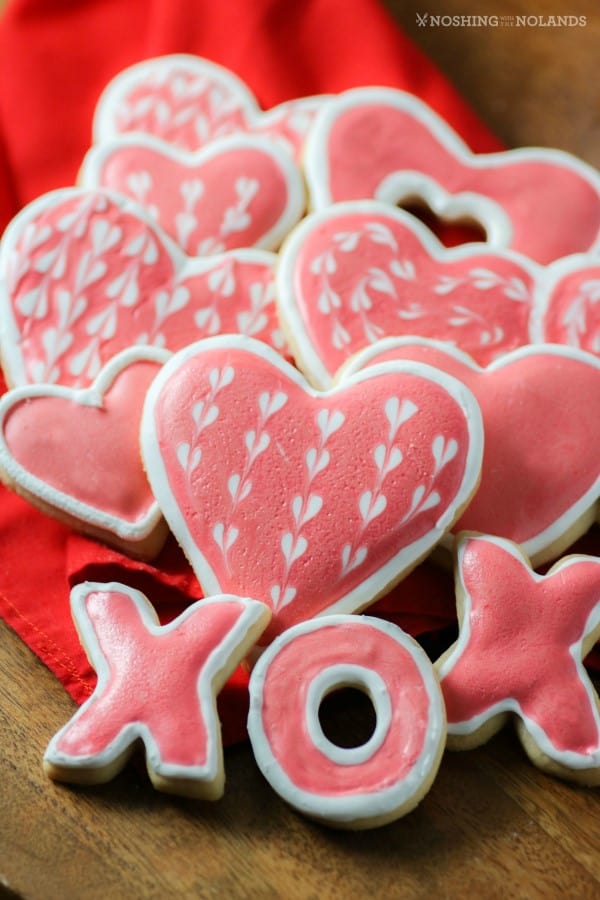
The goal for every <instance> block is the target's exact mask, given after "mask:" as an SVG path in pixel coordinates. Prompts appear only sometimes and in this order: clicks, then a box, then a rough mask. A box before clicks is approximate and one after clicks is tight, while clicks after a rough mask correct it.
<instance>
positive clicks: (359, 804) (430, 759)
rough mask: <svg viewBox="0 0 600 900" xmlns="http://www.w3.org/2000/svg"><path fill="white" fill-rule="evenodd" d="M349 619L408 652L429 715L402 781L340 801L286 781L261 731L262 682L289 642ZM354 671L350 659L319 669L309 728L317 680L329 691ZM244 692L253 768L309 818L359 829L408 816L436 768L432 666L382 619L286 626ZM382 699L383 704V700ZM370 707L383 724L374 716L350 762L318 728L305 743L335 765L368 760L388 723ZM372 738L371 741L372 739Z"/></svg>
mask: <svg viewBox="0 0 600 900" xmlns="http://www.w3.org/2000/svg"><path fill="white" fill-rule="evenodd" d="M353 621H354V622H357V623H358V622H362V623H363V624H365V623H366V624H368V625H370V626H371V627H373V628H375V629H376V630H378V631H381V632H383V634H385V635H387V636H388V637H390V638H392V639H393V640H395V641H396V643H397V644H398V645H399V646H400V647H402V648H403V649H404V650H405V651H407V652H408V653H410V656H411V659H412V661H413V662H414V664H415V665H416V667H417V669H418V671H419V674H420V676H421V678H422V681H423V685H424V687H425V690H426V692H427V697H428V700H429V716H428V723H427V728H426V737H425V743H424V746H423V749H422V750H421V753H420V754H419V757H418V758H417V759H416V760H415V761H414V763H413V766H412V768H411V770H410V774H409V775H408V777H406V778H404V779H403V780H402V781H400V782H396V783H395V784H392V785H391V786H390V787H388V788H386V789H384V790H381V791H377V792H371V793H367V794H352V795H346V796H344V797H331V796H327V795H322V794H316V793H312V792H309V791H305V790H302V789H301V788H298V787H297V786H296V785H295V784H294V783H293V781H291V779H290V778H289V776H288V775H287V773H286V772H285V770H284V769H283V768H282V766H281V765H280V763H279V761H278V760H277V759H276V758H275V756H274V755H273V752H272V750H271V747H270V744H269V740H268V738H267V736H266V734H265V731H264V727H263V684H264V681H265V678H266V677H267V674H268V669H269V666H270V665H271V663H272V661H273V660H274V659H275V658H276V656H277V655H278V654H279V653H280V651H281V650H282V649H283V648H284V647H286V646H287V645H288V644H290V643H292V641H293V640H294V639H295V638H296V637H297V636H298V635H303V634H308V633H311V632H314V631H319V630H323V629H333V630H334V629H335V628H336V627H337V626H339V625H346V624H348V623H352V622H353ZM331 638H332V641H335V636H334V634H333V633H332V635H331ZM358 668H362V667H358V666H353V665H352V664H351V661H349V665H348V666H343V665H338V666H335V667H329V668H327V669H325V670H322V673H321V675H320V676H318V681H317V686H316V687H314V688H313V686H312V685H311V686H310V688H309V691H308V696H307V702H306V715H307V724H308V725H309V729H310V723H311V721H314V720H315V718H317V717H318V707H317V706H315V704H316V702H317V700H318V699H319V697H320V696H322V693H321V691H322V688H323V682H326V683H327V688H328V690H333V689H335V688H336V687H345V686H347V683H348V682H347V681H346V679H345V674H346V673H348V671H349V672H350V673H351V674H352V675H353V676H354V677H356V675H357V673H356V670H357V669H358ZM369 671H370V674H372V673H373V671H374V670H369ZM300 675H301V673H300ZM359 679H360V681H361V683H363V684H365V682H367V681H368V682H369V688H370V687H372V686H375V684H376V682H377V679H375V680H372V679H371V678H370V677H369V678H365V676H364V675H362V674H361V675H360V676H359ZM315 680H317V679H315ZM313 683H314V682H313ZM249 690H250V711H249V715H248V734H249V736H250V742H251V744H252V750H253V752H254V757H255V759H256V762H257V765H258V767H259V768H260V770H261V772H262V773H263V775H264V777H265V778H266V779H267V781H268V782H269V784H270V785H271V786H272V788H273V789H274V790H275V791H276V793H278V794H279V795H280V796H281V797H283V798H284V799H285V800H286V801H287V802H288V803H289V804H290V805H291V806H293V807H294V808H295V809H297V810H298V811H299V812H302V813H304V814H306V815H308V816H310V817H312V818H316V819H319V820H321V821H323V822H326V823H330V824H334V825H341V826H344V825H348V824H351V823H357V824H358V825H359V826H360V823H361V822H363V823H364V824H363V827H369V820H371V819H375V818H377V819H383V820H384V821H385V822H390V821H392V820H393V819H394V818H397V817H398V816H399V815H402V814H403V811H404V808H406V807H408V809H406V811H407V812H408V811H409V810H410V809H412V808H413V807H414V805H416V803H415V802H413V801H416V802H418V800H419V799H420V796H421V795H420V792H421V791H425V789H426V788H427V786H428V782H429V779H430V778H431V777H432V774H435V773H432V770H433V769H434V767H436V762H437V760H438V757H439V755H440V750H441V745H442V744H443V743H444V741H445V737H446V728H445V721H446V717H445V709H444V702H443V698H442V693H441V690H440V686H439V682H438V679H437V677H436V675H435V671H434V669H433V666H432V664H431V662H430V661H429V659H428V657H427V656H426V654H425V652H424V651H423V650H421V648H420V647H419V646H418V645H417V644H416V643H415V642H414V641H413V640H412V639H411V638H409V637H408V635H406V634H405V632H403V631H402V630H401V629H400V628H399V627H398V626H397V625H394V624H393V623H391V622H386V621H385V620H382V619H376V618H373V617H371V616H361V617H360V618H355V617H353V616H345V615H334V616H327V617H325V618H321V619H310V620H309V621H307V622H302V623H300V624H298V625H294V626H293V627H292V628H288V629H287V631H285V632H283V634H281V635H279V637H277V638H276V639H275V640H274V641H273V643H272V644H271V645H270V646H269V647H268V648H267V649H266V650H265V651H264V653H263V654H262V656H261V657H260V658H259V660H258V662H257V663H256V665H255V667H254V669H253V671H252V674H251V677H250V687H249ZM386 695H387V691H386ZM372 699H373V698H372ZM392 699H393V698H392ZM387 700H388V702H389V700H390V698H389V696H388V698H387ZM374 705H375V708H376V711H377V713H378V716H379V715H382V717H383V724H382V725H380V722H379V718H378V722H377V725H376V731H375V734H374V735H373V738H371V739H370V740H369V741H368V742H367V743H366V744H364V745H363V746H361V747H358V748H355V750H356V754H355V756H356V758H349V755H347V754H348V751H343V750H342V748H337V747H336V748H335V749H336V751H341V753H340V754H339V755H338V753H337V752H336V754H335V755H332V754H331V746H335V745H331V743H330V742H329V741H327V739H326V738H325V737H324V735H323V737H321V734H322V730H321V729H320V728H319V729H318V730H317V729H312V730H309V734H310V737H311V740H312V741H313V743H314V744H315V746H316V747H317V748H318V749H319V750H321V751H322V752H323V753H324V754H325V755H326V756H328V757H329V759H331V760H332V762H334V763H335V764H337V765H347V766H351V765H353V764H355V765H358V764H360V763H361V762H364V761H366V759H369V758H371V757H372V756H373V755H374V754H375V753H377V751H378V749H379V747H380V745H381V740H383V738H381V740H380V734H381V731H383V730H384V729H385V730H386V731H387V730H388V729H389V727H390V725H391V721H390V719H388V712H389V709H388V708H386V703H385V701H384V702H382V703H380V701H377V702H376V703H375V704H374ZM378 706H379V708H378ZM309 707H310V708H309ZM390 718H391V717H390ZM297 725H298V727H300V728H302V723H297ZM282 727H286V723H282ZM319 732H320V733H319ZM375 736H377V737H376V739H375V740H374V738H375ZM384 736H385V735H384ZM335 756H338V758H334V757H335ZM395 813H396V815H395Z"/></svg>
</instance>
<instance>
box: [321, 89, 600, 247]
mask: <svg viewBox="0 0 600 900" xmlns="http://www.w3.org/2000/svg"><path fill="white" fill-rule="evenodd" d="M305 160H306V173H307V179H308V183H309V188H310V194H311V200H312V204H313V206H314V207H315V208H317V209H321V208H323V207H325V206H328V205H329V204H331V203H334V202H338V201H341V200H355V199H360V198H368V197H373V198H376V199H379V200H384V201H386V202H388V203H393V204H402V203H408V202H414V201H415V200H416V199H418V200H421V201H423V202H424V203H425V204H426V205H428V206H429V207H430V208H431V209H432V210H433V212H434V213H436V214H437V215H438V216H441V217H442V218H444V219H449V220H456V219H465V220H470V221H473V220H474V221H476V222H478V223H479V224H480V225H481V226H482V227H483V228H484V230H485V232H486V234H487V239H488V243H489V244H490V245H491V246H492V247H494V248H507V247H508V248H511V249H512V250H516V251H518V252H520V253H523V254H524V255H525V256H529V257H530V258H531V259H534V260H536V261H537V262H539V263H543V264H547V263H550V262H552V260H555V259H558V258H559V257H562V256H567V255H568V254H571V253H583V252H589V251H595V252H597V251H598V250H599V249H600V175H599V174H598V172H597V171H596V170H595V169H593V168H592V167H591V166H588V165H586V164H585V163H584V162H582V161H581V160H579V159H577V158H576V157H574V156H571V155H570V154H568V153H564V152H562V151H559V150H550V149H542V148H521V149H517V150H509V151H506V152H501V153H489V154H481V155H475V154H472V153H471V152H470V150H469V149H468V147H466V145H465V144H464V143H463V142H462V141H461V140H460V138H459V137H458V135H457V134H456V133H455V132H454V131H453V130H452V129H451V128H449V126H448V125H447V124H446V123H445V122H444V121H443V119H441V118H440V117H439V116H437V115H436V114H435V113H434V112H433V110H431V109H430V108H429V107H428V106H427V105H426V104H425V103H423V102H422V101H421V100H418V99H417V98H416V97H414V96H413V95H412V94H407V93H404V92H403V91H396V90H393V89H388V88H356V89H354V90H350V91H347V92H345V93H343V94H340V95H339V96H338V97H336V98H334V99H332V100H331V101H330V102H329V103H328V104H327V105H326V106H324V107H323V109H322V111H321V113H320V114H319V115H318V117H317V119H316V120H315V124H314V127H313V128H312V129H311V131H310V134H309V137H308V139H307V142H306V150H305Z"/></svg>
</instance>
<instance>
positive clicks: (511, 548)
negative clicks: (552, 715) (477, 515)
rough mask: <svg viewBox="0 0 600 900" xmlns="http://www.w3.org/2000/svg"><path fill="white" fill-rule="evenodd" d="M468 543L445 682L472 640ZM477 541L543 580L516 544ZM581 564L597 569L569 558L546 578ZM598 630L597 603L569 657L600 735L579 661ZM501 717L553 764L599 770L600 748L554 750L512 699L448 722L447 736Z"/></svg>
mask: <svg viewBox="0 0 600 900" xmlns="http://www.w3.org/2000/svg"><path fill="white" fill-rule="evenodd" d="M469 540H471V537H470V536H466V537H463V538H461V539H460V540H459V542H458V544H457V550H456V570H457V572H458V575H459V578H460V592H461V597H462V602H463V614H462V620H461V623H460V629H459V635H458V639H457V641H456V644H455V645H454V648H453V649H452V652H451V653H450V654H449V655H448V657H447V658H446V659H444V661H443V662H442V663H441V665H440V666H439V667H438V670H437V671H438V675H439V677H440V680H442V679H443V678H445V677H446V675H449V674H450V672H451V671H452V669H453V668H454V666H455V665H456V664H457V662H459V660H460V658H461V656H462V654H463V652H464V651H465V649H466V647H467V645H468V643H469V640H470V637H471V611H472V605H473V601H472V598H471V594H470V593H469V591H468V590H467V587H466V585H465V583H464V580H463V576H462V571H463V568H462V560H463V557H464V553H465V548H466V545H467V543H468V542H469ZM477 540H478V541H487V542H488V543H490V544H495V545H496V546H497V547H500V548H502V550H504V551H505V552H507V553H510V555H511V556H513V557H514V558H515V559H516V560H517V561H518V562H520V563H521V564H522V565H523V566H525V567H526V568H527V569H528V571H529V575H530V576H531V578H532V579H533V581H535V582H536V583H538V584H539V583H540V582H542V581H544V579H545V578H546V575H539V574H538V573H537V572H535V570H533V569H532V568H531V565H530V563H529V560H528V559H527V556H526V555H525V553H524V552H523V551H522V550H520V548H519V546H518V545H517V544H514V543H513V542H512V541H508V540H505V539H503V538H498V537H494V536H493V535H478V536H477ZM583 561H585V562H592V563H597V564H598V565H599V566H600V559H597V558H595V557H591V556H583V555H571V556H567V557H565V558H564V559H562V560H560V561H559V562H558V563H556V564H555V565H554V566H552V568H551V569H550V571H549V572H548V575H554V574H557V573H558V572H561V571H563V570H565V569H568V568H569V566H572V565H577V564H578V563H580V562H583ZM599 626H600V600H599V602H598V604H597V605H596V607H595V608H594V609H593V610H592V612H591V613H590V615H589V617H588V619H587V622H586V624H585V626H584V629H583V632H582V635H581V637H580V638H579V639H578V640H577V641H574V643H573V644H571V646H570V647H569V653H570V654H571V656H572V657H573V661H574V663H575V666H576V668H577V674H578V675H579V678H580V681H581V683H582V685H583V687H584V688H585V692H586V694H587V696H588V699H589V701H590V710H591V711H592V716H593V719H594V722H595V724H596V729H597V731H598V734H599V735H600V711H599V710H598V703H597V698H596V692H595V690H594V687H593V685H592V683H591V681H590V679H589V676H588V674H587V672H586V670H585V666H584V665H583V659H582V643H583V641H584V640H585V637H586V635H588V634H590V633H591V632H593V631H594V630H595V629H597V628H598V627H599ZM502 713H513V714H515V715H517V716H518V717H519V719H521V721H522V722H523V725H524V727H525V729H526V730H527V732H528V733H529V735H530V736H531V738H532V739H533V740H534V741H535V743H536V744H537V746H538V747H539V749H540V751H541V752H542V753H544V754H546V756H548V757H549V758H550V759H553V760H555V761H556V762H558V763H560V765H563V766H565V767H567V768H569V769H579V770H582V769H590V768H597V767H599V766H600V748H599V749H598V750H596V751H595V752H594V753H592V754H582V753H576V752H574V751H572V750H564V751H561V750H557V749H556V747H555V746H554V744H552V743H551V741H550V740H549V738H548V736H547V734H546V732H545V731H544V730H543V728H541V727H540V725H538V723H537V722H535V721H534V720H533V719H531V718H530V717H529V716H527V715H525V713H524V712H523V709H522V707H521V704H520V703H519V702H518V700H515V699H514V698H513V697H507V698H506V699H505V700H501V701H500V702H498V703H495V704H494V705H493V706H490V707H488V708H487V709H486V710H485V712H483V713H480V714H479V715H476V716H473V717H472V718H470V719H466V720H464V721H462V722H448V734H449V735H457V736H463V735H469V734H473V732H474V731H478V730H479V729H480V728H481V727H482V726H483V725H485V724H486V722H488V721H490V719H492V718H494V716H497V715H501V714H502Z"/></svg>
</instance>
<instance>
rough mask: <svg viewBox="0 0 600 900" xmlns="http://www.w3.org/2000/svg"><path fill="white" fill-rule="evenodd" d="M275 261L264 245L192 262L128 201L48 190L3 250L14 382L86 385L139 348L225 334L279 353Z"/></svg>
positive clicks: (2, 287) (16, 223) (3, 305)
mask: <svg viewBox="0 0 600 900" xmlns="http://www.w3.org/2000/svg"><path fill="white" fill-rule="evenodd" d="M274 260H275V257H274V256H273V255H272V254H270V253H266V252H264V251H260V250H238V251H231V252H230V253H225V254H222V255H219V256H215V257H211V258H207V259H191V258H190V257H187V256H185V255H184V254H183V253H182V252H181V251H180V250H179V248H178V247H177V246H176V245H175V244H174V243H173V242H172V241H170V240H169V239H168V238H167V236H166V235H164V234H163V233H162V232H161V230H160V229H158V228H157V227H156V226H155V225H154V224H153V223H152V221H151V220H150V219H149V218H148V217H147V216H146V215H144V213H143V212H142V211H141V209H140V208H139V207H137V206H136V205H135V204H133V203H131V202H130V201H128V200H127V199H126V198H124V197H121V196H119V195H117V194H111V193H109V192H106V191H91V190H83V189H77V188H66V189H64V190H59V191H54V192H52V193H50V194H45V195H44V196H42V197H40V198H39V199H38V200H35V201H34V202H33V203H31V204H30V205H29V206H27V207H25V209H24V210H22V212H21V213H20V214H19V215H18V216H17V217H16V218H15V219H14V220H13V222H12V223H11V224H10V225H9V226H8V228H7V230H6V232H5V233H4V236H3V239H2V242H1V244H0V309H1V312H2V319H3V327H2V329H1V332H0V341H1V348H2V364H3V368H4V372H5V376H6V379H7V381H8V383H9V384H10V385H12V386H16V385H21V384H28V383H33V382H35V383H38V382H44V383H60V384H65V385H71V386H77V387H83V386H85V385H89V384H91V382H92V381H93V380H94V378H95V377H96V376H97V375H98V373H99V371H100V369H101V368H102V366H103V365H104V363H106V362H107V361H108V360H109V359H110V358H111V357H113V356H114V355H115V354H116V353H118V352H119V351H120V350H123V349H126V348H127V347H130V346H132V345H144V346H156V347H161V348H166V349H167V350H178V349H179V348H180V347H183V346H185V345H186V344H189V343H191V342H192V341H194V340H197V339H199V338H202V337H206V336H209V335H212V334H217V333H221V332H227V333H230V332H232V333H235V332H241V333H244V334H248V335H252V336H253V337H256V338H259V339H261V340H265V341H267V342H270V343H272V344H273V345H274V346H276V347H277V349H280V350H282V351H283V349H284V346H285V342H284V340H283V338H282V335H281V332H280V330H279V323H278V319H277V311H276V308H275V303H274V286H273V263H274Z"/></svg>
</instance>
